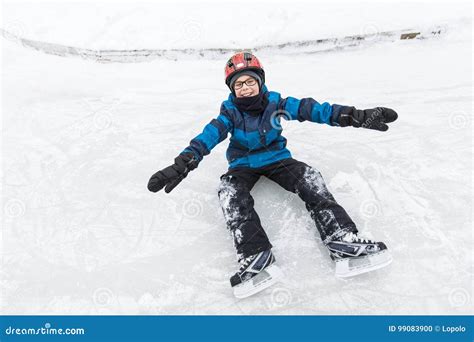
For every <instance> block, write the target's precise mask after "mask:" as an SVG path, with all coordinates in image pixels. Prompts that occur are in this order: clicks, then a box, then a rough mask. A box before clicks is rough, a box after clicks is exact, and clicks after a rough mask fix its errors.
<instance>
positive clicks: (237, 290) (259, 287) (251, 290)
mask: <svg viewBox="0 0 474 342" xmlns="http://www.w3.org/2000/svg"><path fill="white" fill-rule="evenodd" d="M282 277H283V272H282V271H281V270H280V268H279V267H278V266H276V265H270V266H268V267H267V268H266V269H264V270H263V271H262V272H260V273H259V274H257V275H256V276H255V277H253V278H251V279H249V280H247V281H246V282H243V283H242V284H239V285H236V286H234V287H233V289H234V296H235V297H236V298H239V299H241V298H246V297H250V296H252V295H254V294H256V293H258V292H260V291H263V290H265V289H266V288H268V287H270V286H272V285H273V284H275V283H276V282H278V281H279V280H280V279H281V278H282Z"/></svg>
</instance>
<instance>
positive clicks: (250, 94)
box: [242, 93, 252, 97]
mask: <svg viewBox="0 0 474 342" xmlns="http://www.w3.org/2000/svg"><path fill="white" fill-rule="evenodd" d="M242 96H243V97H249V96H252V93H247V94H242Z"/></svg>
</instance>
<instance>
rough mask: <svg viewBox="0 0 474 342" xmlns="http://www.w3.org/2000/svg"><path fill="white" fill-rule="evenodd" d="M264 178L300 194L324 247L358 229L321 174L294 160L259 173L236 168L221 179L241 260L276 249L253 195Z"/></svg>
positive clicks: (224, 204)
mask: <svg viewBox="0 0 474 342" xmlns="http://www.w3.org/2000/svg"><path fill="white" fill-rule="evenodd" d="M260 176H265V177H267V178H268V179H271V180H272V181H274V182H276V183H277V184H279V185H280V186H281V187H283V188H284V189H285V190H288V191H291V192H293V193H296V194H298V196H299V197H300V198H301V199H302V200H303V201H304V202H305V205H306V208H307V209H308V211H309V213H310V215H311V217H312V219H313V220H314V222H315V224H316V227H317V229H318V231H319V234H320V235H321V239H322V240H323V242H324V243H327V242H328V241H330V240H331V239H333V238H336V237H338V236H340V235H342V234H345V233H346V232H354V233H357V228H356V226H355V224H354V222H353V221H352V220H351V218H350V217H349V215H348V214H347V213H346V211H345V210H344V209H343V208H342V207H341V206H340V205H339V204H338V203H337V202H336V200H335V199H334V197H333V196H332V195H331V193H330V192H329V191H328V189H327V187H326V184H325V183H324V180H323V178H322V176H321V173H320V172H319V171H317V170H315V169H314V168H312V167H310V166H308V165H307V164H305V163H303V162H300V161H297V160H295V159H293V158H289V159H284V160H281V161H278V162H276V163H273V164H270V165H266V166H264V167H261V168H258V169H251V168H234V169H229V170H228V172H227V173H225V174H224V175H222V176H221V184H220V186H219V191H218V194H219V201H220V204H221V207H222V211H223V213H224V218H225V221H226V224H227V228H228V229H229V230H230V232H231V234H232V238H233V240H234V246H235V248H236V249H237V257H238V260H241V259H243V258H246V257H248V256H250V255H253V254H256V253H258V252H260V251H264V250H267V249H269V248H272V245H271V243H270V241H269V240H268V237H267V234H266V233H265V230H264V229H263V227H262V224H261V223H260V219H259V217H258V214H257V212H256V211H255V209H254V200H253V198H252V196H251V195H250V191H251V190H252V188H253V186H254V185H255V183H256V182H257V181H258V179H259V178H260Z"/></svg>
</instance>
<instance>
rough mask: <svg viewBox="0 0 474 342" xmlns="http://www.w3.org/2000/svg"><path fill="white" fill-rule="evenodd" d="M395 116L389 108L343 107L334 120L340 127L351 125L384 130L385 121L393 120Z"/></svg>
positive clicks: (385, 126)
mask: <svg viewBox="0 0 474 342" xmlns="http://www.w3.org/2000/svg"><path fill="white" fill-rule="evenodd" d="M397 118H398V114H397V112H395V111H394V110H393V109H390V108H385V107H376V108H373V109H363V110H361V109H355V107H343V109H342V110H341V113H340V114H339V117H337V118H336V122H337V123H338V124H339V126H341V127H346V126H353V127H363V128H370V129H376V130H378V131H386V130H388V126H387V125H386V123H389V122H393V121H395V120H397Z"/></svg>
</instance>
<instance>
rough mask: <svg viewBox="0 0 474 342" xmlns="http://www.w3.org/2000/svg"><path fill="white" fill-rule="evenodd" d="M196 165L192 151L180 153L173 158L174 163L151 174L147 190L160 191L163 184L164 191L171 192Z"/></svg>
mask: <svg viewBox="0 0 474 342" xmlns="http://www.w3.org/2000/svg"><path fill="white" fill-rule="evenodd" d="M197 165H198V161H197V159H196V158H195V157H194V155H193V154H192V153H182V154H180V155H179V156H177V157H176V158H175V160H174V164H173V165H170V166H168V167H166V168H164V169H163V170H160V171H158V172H157V173H155V174H154V175H153V176H151V178H150V180H149V181H148V190H150V191H152V192H157V191H160V190H161V189H162V188H163V187H164V186H166V187H165V192H166V193H169V192H171V191H172V190H173V189H174V188H175V187H176V185H178V184H179V183H180V182H181V181H182V180H183V179H184V178H186V176H187V175H188V173H189V171H191V170H194V169H195V168H196V167H197Z"/></svg>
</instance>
